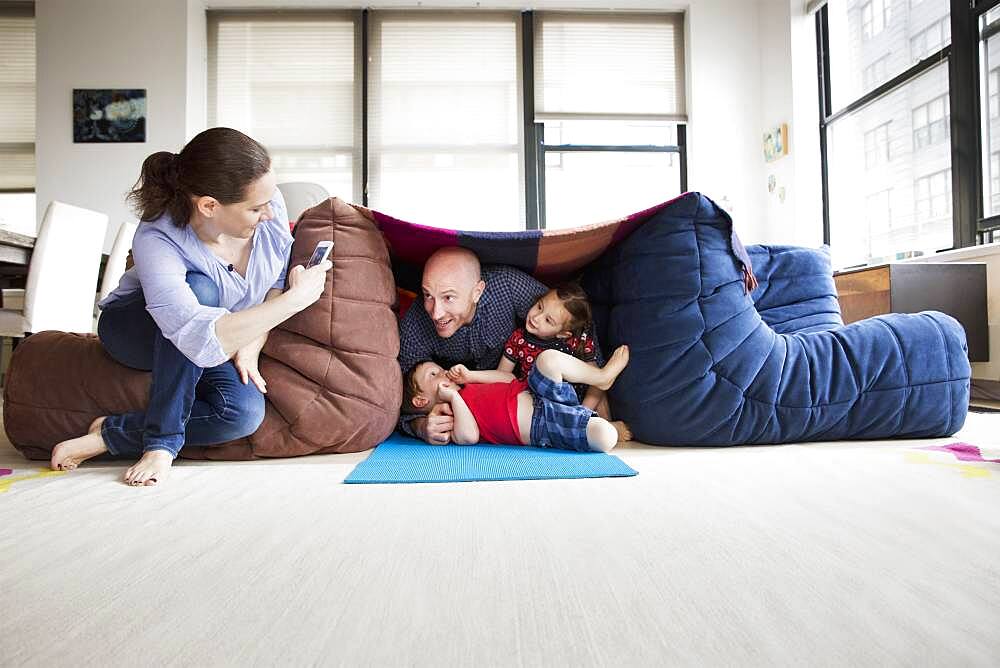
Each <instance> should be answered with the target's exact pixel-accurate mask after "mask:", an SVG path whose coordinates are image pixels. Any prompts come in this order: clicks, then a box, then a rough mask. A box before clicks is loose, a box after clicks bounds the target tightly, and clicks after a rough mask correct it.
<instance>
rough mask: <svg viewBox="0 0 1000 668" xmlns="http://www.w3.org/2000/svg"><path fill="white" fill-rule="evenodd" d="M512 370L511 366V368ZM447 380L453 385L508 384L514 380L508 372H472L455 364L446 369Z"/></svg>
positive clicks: (462, 365)
mask: <svg viewBox="0 0 1000 668" xmlns="http://www.w3.org/2000/svg"><path fill="white" fill-rule="evenodd" d="M501 364H502V363H501ZM511 369H513V366H512V367H511ZM448 378H449V380H451V381H452V382H453V383H458V384H459V385H468V384H469V383H509V382H510V381H512V380H514V374H513V373H511V372H510V371H501V370H499V369H497V370H496V371H472V370H470V369H469V368H467V367H466V366H465V365H464V364H456V365H455V366H453V367H451V368H450V369H448Z"/></svg>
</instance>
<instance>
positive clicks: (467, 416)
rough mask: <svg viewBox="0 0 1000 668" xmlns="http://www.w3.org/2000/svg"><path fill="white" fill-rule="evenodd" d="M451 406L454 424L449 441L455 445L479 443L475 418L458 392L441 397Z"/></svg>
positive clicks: (454, 391)
mask: <svg viewBox="0 0 1000 668" xmlns="http://www.w3.org/2000/svg"><path fill="white" fill-rule="evenodd" d="M442 399H447V400H448V403H450V404H451V411H452V413H454V418H455V424H454V426H453V427H452V430H451V441H452V443H455V444H456V445H472V444H473V443H478V442H479V425H478V424H476V418H475V417H473V416H472V411H470V410H469V407H468V405H466V403H465V399H463V398H462V395H460V394H459V393H458V390H454V389H453V390H451V391H450V392H448V393H447V396H442Z"/></svg>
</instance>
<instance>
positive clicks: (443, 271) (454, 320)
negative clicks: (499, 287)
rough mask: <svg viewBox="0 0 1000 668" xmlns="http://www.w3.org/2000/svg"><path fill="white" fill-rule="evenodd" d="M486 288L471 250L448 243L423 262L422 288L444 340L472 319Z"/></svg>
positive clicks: (426, 305) (425, 303) (425, 304)
mask: <svg viewBox="0 0 1000 668" xmlns="http://www.w3.org/2000/svg"><path fill="white" fill-rule="evenodd" d="M485 289H486V283H484V282H483V279H482V276H481V275H480V270H479V258H478V257H476V254H475V253H473V252H472V251H470V250H468V249H466V248H458V247H455V246H450V247H448V248H442V249H440V250H438V251H437V252H435V253H434V254H433V255H431V257H430V259H428V260H427V264H425V265H424V277H423V283H422V285H421V290H422V292H423V299H424V310H425V311H427V315H428V316H430V318H431V321H432V322H433V323H434V331H435V332H436V333H437V335H438V336H440V337H441V338H442V339H447V338H448V337H450V336H451V335H452V334H454V333H455V332H457V331H458V329H459V327H462V326H463V325H467V324H469V323H470V322H472V318H473V316H475V315H476V305H477V304H478V303H479V298H480V297H482V295H483V290H485Z"/></svg>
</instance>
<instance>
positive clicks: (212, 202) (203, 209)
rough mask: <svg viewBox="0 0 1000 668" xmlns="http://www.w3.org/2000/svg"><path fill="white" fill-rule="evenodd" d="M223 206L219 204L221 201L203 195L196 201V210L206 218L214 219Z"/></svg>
mask: <svg viewBox="0 0 1000 668" xmlns="http://www.w3.org/2000/svg"><path fill="white" fill-rule="evenodd" d="M221 206H222V205H221V204H219V200H217V199H215V198H214V197H209V196H208V195H202V196H201V197H196V198H195V200H194V208H195V209H196V210H197V211H198V213H200V214H201V215H203V216H205V217H206V218H214V217H215V214H216V213H218V212H219V208H220V207H221Z"/></svg>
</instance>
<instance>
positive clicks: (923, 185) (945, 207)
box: [913, 169, 951, 223]
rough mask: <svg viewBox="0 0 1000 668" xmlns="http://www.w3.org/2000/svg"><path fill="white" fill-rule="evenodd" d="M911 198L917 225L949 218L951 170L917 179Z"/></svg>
mask: <svg viewBox="0 0 1000 668" xmlns="http://www.w3.org/2000/svg"><path fill="white" fill-rule="evenodd" d="M913 198H914V209H915V210H916V215H917V222H918V223H927V222H932V221H939V220H943V219H948V218H951V170H950V169H945V170H942V171H940V172H936V173H934V174H930V175H928V176H924V177H921V178H919V179H917V180H916V181H915V182H914V184H913Z"/></svg>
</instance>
